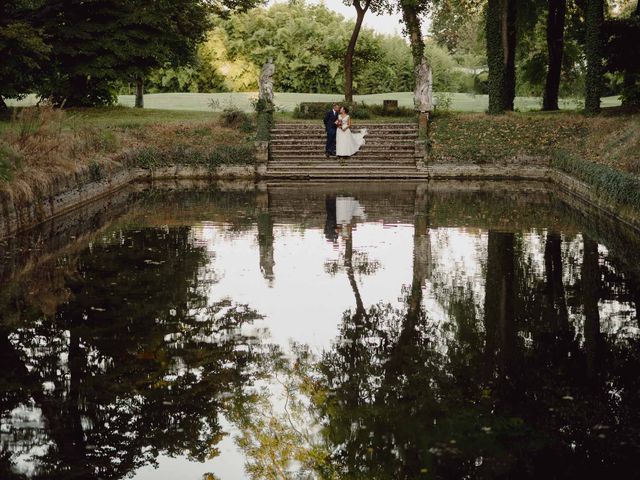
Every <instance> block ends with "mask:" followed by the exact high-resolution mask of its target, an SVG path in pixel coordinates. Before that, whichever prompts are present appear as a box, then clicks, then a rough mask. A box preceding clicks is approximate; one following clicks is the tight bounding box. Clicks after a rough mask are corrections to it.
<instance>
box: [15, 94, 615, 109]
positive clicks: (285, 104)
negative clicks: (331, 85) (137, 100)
mask: <svg viewBox="0 0 640 480" xmlns="http://www.w3.org/2000/svg"><path fill="white" fill-rule="evenodd" d="M256 96H257V93H153V94H147V95H145V97H144V103H145V107H146V108H149V109H162V110H182V111H200V112H205V111H209V112H211V111H215V110H217V111H220V110H223V109H225V108H228V107H235V108H238V109H240V110H244V111H251V108H252V107H251V99H253V98H256ZM435 96H436V97H439V98H440V99H442V98H450V106H449V109H450V110H452V111H458V112H483V111H485V110H486V109H487V104H488V98H487V96H486V95H471V94H467V93H448V94H447V93H442V94H438V93H436V94H435ZM342 98H343V97H342V95H340V94H335V95H329V94H315V93H276V95H275V103H276V105H277V106H278V107H279V108H280V109H281V110H282V111H287V112H290V111H291V110H293V108H294V107H295V106H296V105H298V104H299V103H300V102H331V101H340V100H341V99H342ZM355 100H356V101H357V102H365V103H371V104H373V103H378V104H380V103H382V100H398V104H399V105H400V106H405V107H410V106H412V105H413V93H411V92H395V93H383V94H376V95H356V96H355ZM133 101H134V97H133V95H121V96H120V97H119V98H118V103H119V104H120V105H122V106H127V107H132V106H133ZM35 102H36V99H35V97H33V96H30V97H27V98H26V99H24V100H22V101H20V102H15V101H8V102H7V103H8V104H9V105H16V106H17V105H25V106H26V105H33V104H34V103H35ZM212 103H213V107H214V108H212ZM440 103H441V104H442V101H441V102H440ZM541 103H542V102H541V99H540V98H537V97H517V98H516V109H517V110H520V111H528V110H538V109H540V106H541ZM618 105H620V101H619V100H618V97H606V98H603V99H602V106H603V107H614V106H618ZM561 107H562V108H566V109H575V108H576V103H575V100H563V101H562V102H561Z"/></svg>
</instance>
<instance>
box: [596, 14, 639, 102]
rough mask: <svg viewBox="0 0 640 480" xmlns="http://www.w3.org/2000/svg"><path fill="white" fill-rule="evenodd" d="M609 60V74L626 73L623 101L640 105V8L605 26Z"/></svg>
mask: <svg viewBox="0 0 640 480" xmlns="http://www.w3.org/2000/svg"><path fill="white" fill-rule="evenodd" d="M604 37H605V38H606V40H607V41H606V43H605V46H604V49H605V58H606V70H607V71H608V72H622V73H623V74H624V77H623V79H622V88H621V90H622V102H623V104H624V105H625V106H639V105H640V53H639V50H638V48H637V45H640V8H639V7H636V12H634V14H632V15H631V16H630V17H627V18H616V19H610V20H608V21H606V22H605V24H604Z"/></svg>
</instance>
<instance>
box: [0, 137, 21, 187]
mask: <svg viewBox="0 0 640 480" xmlns="http://www.w3.org/2000/svg"><path fill="white" fill-rule="evenodd" d="M20 163H21V159H20V156H19V155H18V154H17V153H16V152H15V151H14V150H13V149H12V148H11V147H10V146H9V145H7V144H6V143H3V142H0V181H5V182H7V181H9V180H11V179H12V178H13V172H14V171H15V170H16V168H18V167H19V165H20Z"/></svg>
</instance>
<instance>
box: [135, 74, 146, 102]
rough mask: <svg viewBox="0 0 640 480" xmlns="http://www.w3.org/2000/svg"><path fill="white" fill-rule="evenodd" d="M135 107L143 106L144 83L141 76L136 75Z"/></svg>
mask: <svg viewBox="0 0 640 480" xmlns="http://www.w3.org/2000/svg"><path fill="white" fill-rule="evenodd" d="M135 107H136V108H144V84H143V82H142V77H141V76H140V75H138V76H137V77H136V104H135Z"/></svg>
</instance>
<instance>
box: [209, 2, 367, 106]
mask: <svg viewBox="0 0 640 480" xmlns="http://www.w3.org/2000/svg"><path fill="white" fill-rule="evenodd" d="M216 30H222V31H223V33H224V37H223V38H224V42H225V46H226V50H227V55H228V58H229V59H230V60H232V62H236V61H240V62H249V63H250V64H252V65H255V66H256V67H260V66H262V64H263V63H264V62H265V61H266V60H267V59H268V58H273V61H274V64H275V65H276V75H275V78H274V88H275V90H276V91H282V92H310V93H333V92H338V91H341V90H342V87H343V76H342V70H343V60H344V53H345V50H346V45H347V43H348V39H349V38H350V36H351V31H352V24H351V23H350V22H347V21H345V20H344V18H343V17H342V16H340V15H338V14H337V13H335V12H333V11H331V10H329V9H328V8H327V7H325V6H323V5H307V4H305V3H303V2H292V3H288V4H284V3H276V4H274V5H272V6H271V7H270V8H268V9H264V8H258V9H255V10H252V11H251V12H249V13H241V14H237V15H232V16H231V18H230V19H229V20H226V21H219V22H217V29H216ZM378 58H379V39H378V38H377V37H376V36H375V35H374V33H373V32H372V31H371V30H369V29H364V30H363V31H362V33H361V34H360V39H359V42H358V49H357V50H356V53H355V56H354V70H355V71H356V72H359V71H361V70H362V67H363V66H364V65H365V64H366V63H368V62H373V61H377V60H378ZM230 67H231V65H230V66H229V67H228V68H230ZM358 81H359V79H358V77H357V76H356V79H355V82H354V87H355V88H356V91H357V90H358Z"/></svg>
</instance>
